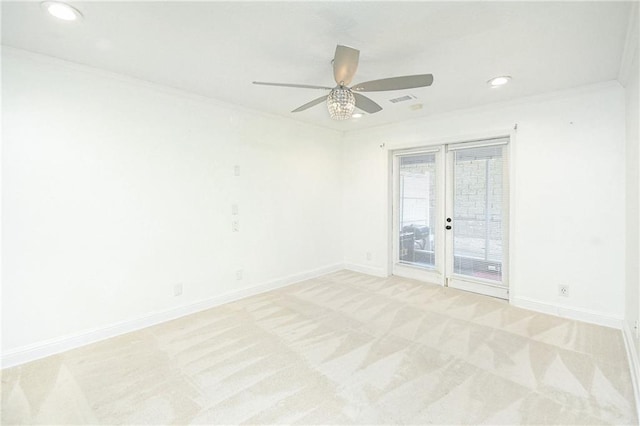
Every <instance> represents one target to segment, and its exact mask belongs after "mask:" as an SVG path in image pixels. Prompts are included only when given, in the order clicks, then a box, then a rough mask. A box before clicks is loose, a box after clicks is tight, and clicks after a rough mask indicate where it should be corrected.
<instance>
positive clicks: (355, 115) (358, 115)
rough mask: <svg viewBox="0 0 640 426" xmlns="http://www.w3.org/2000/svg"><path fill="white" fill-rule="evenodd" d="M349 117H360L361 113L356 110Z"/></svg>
mask: <svg viewBox="0 0 640 426" xmlns="http://www.w3.org/2000/svg"><path fill="white" fill-rule="evenodd" d="M351 117H353V118H360V117H362V114H360V113H359V112H356V113H355V114H353V115H352V116H351Z"/></svg>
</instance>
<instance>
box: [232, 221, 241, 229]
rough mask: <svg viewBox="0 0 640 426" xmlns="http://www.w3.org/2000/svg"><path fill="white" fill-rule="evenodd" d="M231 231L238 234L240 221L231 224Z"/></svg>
mask: <svg viewBox="0 0 640 426" xmlns="http://www.w3.org/2000/svg"><path fill="white" fill-rule="evenodd" d="M231 230H232V231H233V232H240V221H239V220H237V219H236V220H234V221H232V222H231Z"/></svg>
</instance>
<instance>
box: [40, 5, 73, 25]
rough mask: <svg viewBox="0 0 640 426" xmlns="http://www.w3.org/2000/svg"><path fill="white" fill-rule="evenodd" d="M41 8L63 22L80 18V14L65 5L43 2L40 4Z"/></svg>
mask: <svg viewBox="0 0 640 426" xmlns="http://www.w3.org/2000/svg"><path fill="white" fill-rule="evenodd" d="M41 5H42V8H43V9H45V10H46V11H47V12H49V14H50V15H51V16H55V17H56V18H58V19H62V20H63V21H77V20H78V19H80V18H82V13H80V11H79V10H78V9H76V8H75V7H72V6H69V5H68V4H66V3H61V2H58V1H45V2H42V3H41Z"/></svg>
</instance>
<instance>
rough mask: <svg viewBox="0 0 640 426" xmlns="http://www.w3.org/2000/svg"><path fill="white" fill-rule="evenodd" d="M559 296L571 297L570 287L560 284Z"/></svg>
mask: <svg viewBox="0 0 640 426" xmlns="http://www.w3.org/2000/svg"><path fill="white" fill-rule="evenodd" d="M558 294H559V295H560V296H564V297H569V286H568V285H564V284H560V285H559V286H558Z"/></svg>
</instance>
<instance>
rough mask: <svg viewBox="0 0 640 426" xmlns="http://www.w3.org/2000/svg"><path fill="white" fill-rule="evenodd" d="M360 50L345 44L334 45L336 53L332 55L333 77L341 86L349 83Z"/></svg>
mask: <svg viewBox="0 0 640 426" xmlns="http://www.w3.org/2000/svg"><path fill="white" fill-rule="evenodd" d="M359 59H360V51H359V50H357V49H353V48H351V47H347V46H341V45H337V46H336V54H335V55H334V57H333V78H334V79H335V80H336V83H338V85H341V86H347V85H349V83H351V80H352V79H353V76H354V74H355V73H356V70H357V69H358V60H359Z"/></svg>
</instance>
